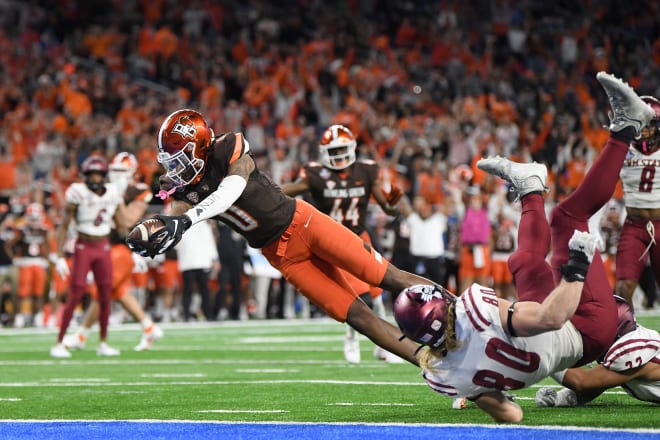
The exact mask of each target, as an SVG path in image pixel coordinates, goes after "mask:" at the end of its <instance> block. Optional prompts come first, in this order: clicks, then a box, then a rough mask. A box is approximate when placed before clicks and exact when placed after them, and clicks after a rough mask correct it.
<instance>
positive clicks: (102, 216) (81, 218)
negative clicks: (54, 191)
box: [65, 182, 123, 237]
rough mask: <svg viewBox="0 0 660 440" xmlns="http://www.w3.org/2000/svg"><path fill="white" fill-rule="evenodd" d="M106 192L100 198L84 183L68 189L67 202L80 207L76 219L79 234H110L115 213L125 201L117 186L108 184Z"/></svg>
mask: <svg viewBox="0 0 660 440" xmlns="http://www.w3.org/2000/svg"><path fill="white" fill-rule="evenodd" d="M105 190H106V191H105V193H103V195H101V196H100V195H98V194H96V193H95V192H93V191H91V190H90V189H89V188H87V185H85V183H83V182H76V183H72V184H71V185H70V186H69V187H68V188H67V190H66V193H65V199H66V202H67V203H71V204H74V205H78V212H77V214H76V218H75V220H76V224H77V231H78V232H81V233H83V234H87V235H92V236H96V237H102V236H105V235H108V234H110V230H111V229H112V225H113V217H114V215H115V211H116V210H117V206H118V205H119V204H121V203H122V201H123V199H122V194H121V193H120V192H119V189H118V188H117V187H116V186H115V185H113V184H110V183H106V184H105Z"/></svg>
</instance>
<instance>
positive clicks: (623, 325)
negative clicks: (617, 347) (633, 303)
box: [614, 295, 637, 339]
mask: <svg viewBox="0 0 660 440" xmlns="http://www.w3.org/2000/svg"><path fill="white" fill-rule="evenodd" d="M614 300H615V301H616V311H617V320H616V321H617V326H616V339H619V338H620V337H621V336H623V335H625V334H627V333H630V332H631V331H633V330H635V329H636V328H637V321H636V320H635V313H634V312H633V310H632V307H630V303H629V302H628V301H626V299H625V298H624V297H622V296H619V295H614Z"/></svg>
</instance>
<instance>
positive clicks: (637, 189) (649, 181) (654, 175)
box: [619, 147, 660, 209]
mask: <svg viewBox="0 0 660 440" xmlns="http://www.w3.org/2000/svg"><path fill="white" fill-rule="evenodd" d="M659 168H660V149H659V150H657V151H655V152H653V153H651V154H643V153H642V152H641V151H639V150H637V149H636V148H634V147H630V148H628V154H627V155H626V159H625V160H624V161H623V167H622V168H621V172H620V173H619V175H620V177H621V182H622V183H623V193H624V200H625V203H626V206H627V207H631V208H643V209H655V208H660V197H658V191H660V172H659V171H660V170H659ZM654 190H655V191H654Z"/></svg>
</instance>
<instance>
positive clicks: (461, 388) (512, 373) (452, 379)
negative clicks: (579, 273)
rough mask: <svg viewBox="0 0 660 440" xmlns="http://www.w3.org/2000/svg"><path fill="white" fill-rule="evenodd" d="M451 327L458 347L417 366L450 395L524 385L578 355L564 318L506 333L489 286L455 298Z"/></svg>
mask: <svg viewBox="0 0 660 440" xmlns="http://www.w3.org/2000/svg"><path fill="white" fill-rule="evenodd" d="M515 317H516V315H515V313H514V315H513V322H514V325H515ZM455 330H456V339H457V341H458V344H459V345H458V347H457V348H456V349H455V350H452V351H449V352H448V353H447V354H446V355H445V356H444V357H434V358H433V359H432V360H431V362H430V364H429V366H428V369H426V370H425V371H424V372H423V375H424V379H425V380H426V382H427V384H428V385H429V386H430V387H431V388H432V389H433V390H435V391H437V392H439V393H441V394H445V395H447V396H450V397H468V398H476V397H477V396H479V395H480V394H482V393H485V392H489V391H495V390H500V391H507V390H515V389H520V388H525V387H528V386H530V385H533V384H535V383H536V382H538V381H540V380H541V379H543V378H545V377H547V376H549V375H550V374H552V373H554V372H556V371H559V370H562V369H564V368H568V367H571V366H572V365H574V364H575V363H576V362H577V361H578V360H579V359H580V358H581V357H582V337H581V336H580V333H579V332H578V331H577V330H576V329H575V327H574V326H573V324H571V323H570V322H568V323H566V324H565V325H564V326H563V327H562V328H561V329H560V330H557V331H552V332H546V333H542V334H539V335H536V336H530V337H511V336H509V335H507V334H506V332H505V331H504V328H503V326H502V322H501V320H500V315H499V308H498V298H497V296H496V294H495V291H494V290H492V289H490V288H488V287H484V286H481V285H479V284H473V285H472V286H470V288H468V289H467V290H466V291H465V292H463V294H462V295H461V296H460V297H459V298H458V300H457V302H456V321H455Z"/></svg>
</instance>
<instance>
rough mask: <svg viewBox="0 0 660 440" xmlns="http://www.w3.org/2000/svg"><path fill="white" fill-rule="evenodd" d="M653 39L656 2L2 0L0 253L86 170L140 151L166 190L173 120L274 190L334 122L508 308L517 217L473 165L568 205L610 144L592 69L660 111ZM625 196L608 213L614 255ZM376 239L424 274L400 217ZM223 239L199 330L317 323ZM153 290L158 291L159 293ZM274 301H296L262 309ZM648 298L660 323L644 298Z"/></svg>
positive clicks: (143, 171) (52, 210)
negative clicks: (233, 149) (167, 126)
mask: <svg viewBox="0 0 660 440" xmlns="http://www.w3.org/2000/svg"><path fill="white" fill-rule="evenodd" d="M659 26H660V4H656V3H654V2H623V1H620V0H610V1H604V0H603V1H600V0H589V1H583V2H570V1H563V0H561V1H555V2H542V1H538V0H523V1H510V0H468V1H452V0H444V1H443V0H438V1H433V2H430V1H428V2H427V1H404V0H394V1H385V0H381V1H379V0H343V1H336V2H335V1H330V2H328V1H321V0H284V1H280V2H271V1H267V0H250V1H242V2H241V1H235V0H227V1H221V2H220V1H210V0H177V1H173V0H89V1H75V0H51V1H37V0H34V1H26V2H19V1H11V0H5V1H0V77H1V79H2V80H1V81H0V202H1V203H2V204H1V205H0V210H1V212H2V218H3V222H2V225H1V226H2V228H1V229H2V231H1V233H0V240H2V242H3V243H5V244H7V243H11V242H12V237H13V236H14V233H13V230H14V229H15V228H16V224H17V222H18V221H19V219H20V218H21V217H24V216H25V215H26V209H27V206H28V205H29V204H30V203H33V202H37V203H40V204H42V205H43V206H44V208H45V213H46V216H47V217H48V218H49V219H50V221H52V223H53V224H55V225H56V224H57V223H58V221H59V220H60V219H61V216H62V212H63V194H64V190H65V189H66V188H67V186H68V185H69V184H70V183H72V182H74V181H77V180H78V179H79V178H80V176H79V168H78V167H79V165H80V164H81V162H82V161H83V160H84V159H85V158H86V157H88V156H89V155H90V154H100V155H103V156H105V157H106V158H108V159H109V160H110V159H111V158H112V157H113V156H114V155H115V154H116V153H118V152H121V151H127V152H131V153H133V154H135V156H136V157H137V159H138V164H139V165H138V171H137V175H138V178H139V180H141V181H142V182H145V183H146V184H148V185H150V186H151V188H152V189H153V191H154V192H157V191H158V178H157V176H158V175H159V174H160V173H161V169H160V167H159V165H158V163H157V161H156V153H157V149H156V145H155V135H156V130H157V128H158V126H159V124H160V122H161V121H162V120H163V118H164V117H165V116H166V115H168V114H169V113H170V112H172V111H173V110H175V109H177V108H186V107H188V108H194V109H197V110H199V111H201V112H202V113H203V114H204V115H205V116H206V117H207V118H208V122H209V124H210V126H211V127H213V128H214V129H215V131H216V133H219V132H223V131H236V132H239V131H240V132H243V133H244V134H245V137H246V138H247V139H248V140H249V142H250V145H251V149H252V152H253V154H254V155H255V158H256V159H257V161H258V164H259V165H260V166H261V167H262V169H264V170H266V171H268V172H269V173H270V174H271V176H272V177H273V179H274V180H275V181H276V182H278V183H283V182H288V181H291V180H293V179H295V178H296V176H297V173H298V170H299V168H300V166H301V164H304V163H307V162H309V161H312V160H315V159H317V155H318V149H317V145H318V138H319V135H320V133H322V131H323V130H324V129H325V128H327V126H328V125H330V124H335V123H339V124H344V125H346V126H347V127H349V128H350V129H351V130H352V131H353V133H355V135H356V137H357V138H358V144H359V148H358V153H359V156H360V157H363V158H369V159H373V160H375V161H377V162H378V163H379V165H380V166H381V171H382V178H383V182H384V185H386V186H388V187H389V186H391V185H396V186H399V187H401V188H403V189H404V191H405V193H406V195H407V196H408V199H409V200H410V201H411V202H410V203H411V207H412V208H413V210H414V211H415V212H417V213H418V214H419V215H420V216H421V217H422V218H426V217H428V216H430V215H433V214H439V215H442V216H444V217H445V218H446V227H445V229H444V230H441V231H438V233H440V234H442V235H443V238H444V246H443V249H442V254H441V255H435V256H434V257H437V258H438V261H440V263H441V264H442V268H443V273H442V274H441V276H440V277H441V280H440V281H442V282H444V283H446V284H447V285H448V286H450V287H451V288H452V289H460V288H461V286H463V285H465V283H466V282H470V281H477V282H481V283H483V284H490V285H495V286H496V287H497V288H498V289H499V291H500V292H502V295H506V296H510V295H513V294H514V293H512V292H513V289H512V288H511V280H510V277H508V276H507V274H508V271H507V270H506V267H505V266H504V268H503V266H502V262H505V261H506V257H507V255H508V253H510V252H511V251H512V250H513V249H514V247H515V236H516V230H515V228H516V223H517V219H518V217H519V212H518V208H517V204H516V202H515V201H514V200H512V198H511V197H510V196H509V193H508V192H507V188H506V186H505V185H504V182H502V181H498V180H494V179H493V178H490V177H487V176H486V175H485V174H484V173H482V172H480V171H479V170H477V169H476V167H475V166H474V164H475V163H476V161H477V160H478V159H479V158H480V157H483V156H487V155H493V154H499V155H502V156H506V157H510V158H513V159H514V160H518V161H532V160H536V161H540V162H544V163H546V164H547V165H548V168H549V170H550V176H549V180H550V187H551V191H550V193H549V195H548V196H547V199H546V200H547V202H548V205H549V206H550V205H552V204H553V203H555V202H556V201H558V200H561V199H562V197H564V196H565V195H566V194H570V193H571V191H573V190H574V189H575V187H576V186H577V184H578V183H579V182H580V181H581V179H582V177H583V176H584V173H585V171H586V169H588V167H589V164H590V163H591V161H592V160H593V157H594V156H595V155H596V154H597V153H598V151H599V149H600V148H601V147H602V145H604V143H605V141H606V140H607V137H608V131H607V129H605V128H603V125H606V122H607V109H608V105H607V101H606V97H605V95H604V94H603V93H601V91H600V89H599V86H598V84H597V82H596V80H595V74H596V72H598V71H601V70H605V71H608V72H613V73H615V74H617V75H618V76H621V77H622V78H624V79H625V80H626V81H628V82H629V83H630V84H631V85H632V86H633V87H634V88H635V89H636V90H637V91H638V92H639V94H647V95H653V96H660V83H659V82H658V81H657V79H656V78H658V77H659V76H658V75H659V73H660V32H658V31H659V29H658V27H659ZM621 196H622V192H621V190H620V189H619V190H618V191H617V193H616V194H615V198H614V199H613V201H612V203H611V204H610V205H609V206H608V207H607V209H606V210H605V213H604V214H603V216H602V219H603V220H602V223H603V224H606V227H605V228H604V232H603V234H604V237H605V239H606V241H607V242H608V243H610V244H611V243H615V242H616V237H617V235H616V234H617V231H618V229H617V224H618V228H619V229H620V223H621V218H622V215H623V213H622V205H621V201H620V199H621ZM159 202H160V201H159V200H158V199H157V198H155V199H154V202H153V203H154V211H157V210H159V209H160V207H157V206H155V204H157V203H159ZM161 203H162V202H161ZM480 214H484V215H480ZM484 219H485V221H484ZM480 222H481V223H480ZM464 224H469V225H470V226H469V227H465V228H464V227H463V225H464ZM371 225H372V230H371V233H372V235H373V237H374V242H375V244H376V245H377V246H379V247H380V249H381V251H382V252H383V253H384V254H385V255H386V256H387V257H388V258H391V259H393V260H395V262H397V263H398V265H399V267H401V268H403V269H409V270H412V271H416V272H423V273H426V272H425V271H427V268H425V267H424V265H420V264H419V262H420V260H419V259H416V258H415V257H416V255H415V253H414V250H413V252H412V253H411V247H410V244H409V242H410V233H411V232H412V233H413V235H414V234H415V232H414V231H410V228H409V227H408V225H407V224H406V221H405V216H401V217H399V218H392V217H388V216H385V215H384V214H382V213H380V212H379V211H378V210H377V209H375V210H374V211H373V218H372V220H371ZM213 228H214V234H215V236H214V237H215V238H216V245H217V248H218V249H219V250H220V254H219V256H218V262H219V263H220V264H218V265H217V266H215V267H209V268H208V269H209V270H213V271H215V274H214V275H213V276H212V277H211V278H212V279H213V282H214V283H215V284H213V286H212V293H213V295H212V296H215V292H219V294H218V299H217V300H216V301H215V302H213V301H211V302H210V303H211V304H213V305H207V310H203V311H201V312H200V313H199V317H200V319H217V318H218V317H225V316H227V317H229V318H233V319H239V318H240V317H241V313H242V317H243V318H245V317H247V316H251V315H252V316H256V317H284V316H288V315H291V314H292V313H293V314H294V315H295V313H298V314H301V313H303V314H305V313H307V314H309V313H312V312H310V309H309V307H307V306H305V305H304V304H303V305H301V304H300V302H299V301H296V299H295V293H294V292H291V288H290V286H286V283H284V282H279V280H277V277H276V276H275V278H274V279H275V280H276V282H275V283H267V284H266V286H267V287H266V288H264V287H251V286H252V285H253V283H249V282H248V280H250V279H252V278H256V277H257V275H260V273H257V272H259V271H258V270H255V269H254V267H259V264H260V263H259V261H258V260H259V258H258V255H254V253H252V254H250V252H249V250H246V249H245V247H244V245H243V244H242V243H236V247H229V245H227V247H225V246H223V244H222V243H223V242H222V237H223V233H224V235H226V236H228V237H229V239H231V233H226V231H225V232H223V231H221V230H218V229H217V228H216V225H213ZM233 238H234V239H235V238H236V237H233ZM224 243H226V241H225V242H224ZM223 249H237V250H238V251H234V252H231V253H229V252H225V251H224V250H223ZM608 249H610V250H612V251H615V249H616V246H615V245H612V246H609V247H608ZM3 250H4V252H3V254H4V255H2V256H0V259H1V260H2V261H0V272H1V273H2V274H3V277H4V281H5V283H4V284H3V286H2V293H3V294H4V298H5V300H4V301H3V304H2V309H3V312H4V315H3V316H4V317H5V318H4V320H5V323H8V322H11V319H12V318H11V317H12V316H13V314H14V313H13V311H15V308H16V305H15V303H12V301H13V299H12V300H7V298H14V297H15V289H16V285H17V280H16V277H15V276H11V275H10V276H5V274H11V273H13V271H12V267H13V266H14V265H13V264H12V257H13V255H12V254H13V253H12V250H11V249H9V248H7V246H3ZM222 254H229V257H227V255H225V257H224V258H225V259H226V258H230V259H231V257H233V258H234V259H239V260H240V261H233V262H231V261H225V262H223V261H221V260H222ZM610 254H611V253H610ZM417 257H419V255H417ZM610 257H611V255H610ZM176 258H177V257H176V256H173V257H172V259H174V260H176ZM244 262H247V263H248V264H246V265H244V264H243V263H244ZM250 263H253V264H250ZM158 264H159V263H158ZM158 264H154V266H157V265H158ZM612 264H613V263H612ZM468 266H469V267H468ZM174 267H176V265H174ZM222 267H225V268H227V267H232V268H233V270H234V271H236V268H239V270H240V271H241V273H242V277H240V278H239V279H238V281H237V280H236V279H235V277H231V274H224V275H222V276H221V272H222ZM179 270H180V269H179ZM264 270H265V271H266V272H267V269H264ZM251 271H252V272H251ZM267 275H273V274H267ZM230 277H231V279H230ZM266 278H267V279H269V280H270V279H273V276H266ZM179 284H180V283H178V282H177V283H175V284H174V287H173V288H174V289H179ZM650 284H651V285H652V287H654V283H650ZM261 285H263V283H262V284H261ZM145 289H146V290H148V291H154V292H155V291H157V290H158V289H157V287H156V284H155V281H147V284H146V285H145ZM238 290H240V291H241V293H240V295H238V294H237V295H235V296H233V295H232V297H233V298H234V299H233V300H231V299H227V294H226V292H227V291H229V292H234V293H235V292H237V291H238ZM651 290H653V289H651ZM264 291H268V292H270V293H271V295H274V296H275V297H277V298H282V297H286V298H288V300H287V301H288V302H287V301H283V300H280V301H279V303H278V304H279V305H277V306H276V307H274V308H272V307H269V306H267V305H266V304H264V296H263V295H264V294H263V293H262V292H264ZM255 292H259V293H257V294H255ZM146 298H147V297H145V302H146V301H149V300H148V299H146ZM645 301H646V302H645V304H644V305H645V306H646V307H649V308H652V307H653V306H654V299H653V296H652V294H649V296H648V297H647V299H646V300H645ZM152 302H154V303H155V301H152ZM161 302H162V301H161ZM168 303H169V306H164V307H165V308H166V309H167V308H168V307H169V309H170V310H174V309H175V305H173V304H172V303H171V302H170V301H168ZM235 303H238V304H237V305H240V306H241V307H240V308H239V307H237V306H236V305H234V304H235ZM287 304H288V305H287ZM194 306H195V304H192V305H191V307H193V308H194ZM241 310H242V312H241ZM271 310H275V312H271ZM292 311H293V312H292ZM312 311H313V308H312ZM35 313H36V311H35ZM153 313H154V314H156V315H162V316H157V317H158V318H162V319H170V318H172V319H177V317H179V319H183V318H184V317H186V318H187V317H188V316H189V312H188V311H187V310H186V311H185V312H184V311H181V312H180V313H176V312H174V311H172V312H171V313H170V314H171V315H172V316H171V317H170V318H167V317H166V316H165V315H167V313H164V312H162V307H161V310H160V311H159V312H153Z"/></svg>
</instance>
